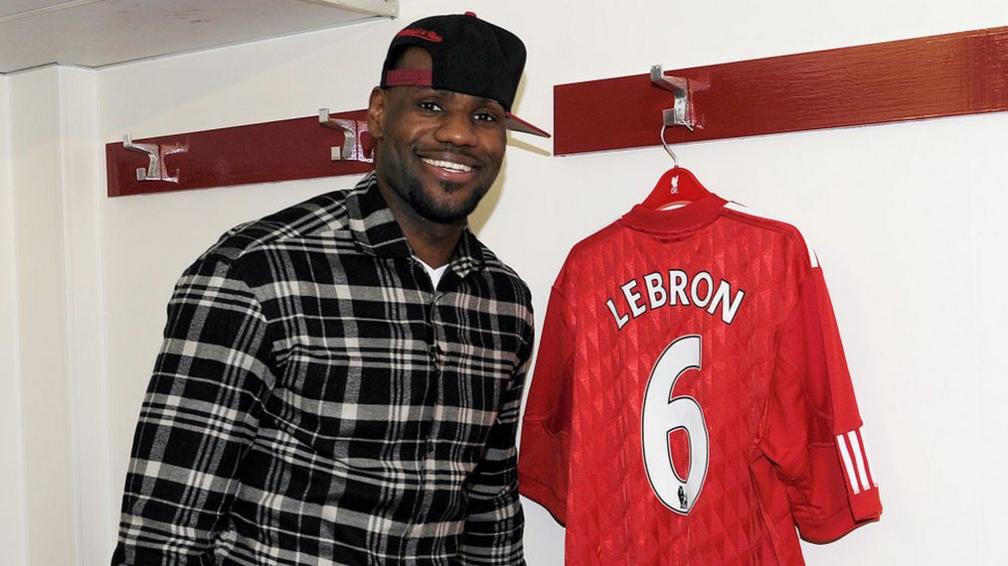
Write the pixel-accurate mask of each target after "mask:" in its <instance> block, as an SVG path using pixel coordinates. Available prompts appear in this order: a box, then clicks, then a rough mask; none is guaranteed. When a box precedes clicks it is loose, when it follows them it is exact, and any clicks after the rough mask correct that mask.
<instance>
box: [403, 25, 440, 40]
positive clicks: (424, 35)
mask: <svg viewBox="0 0 1008 566" xmlns="http://www.w3.org/2000/svg"><path fill="white" fill-rule="evenodd" d="M400 36H408V37H419V38H420V39H426V40H427V41H433V42H434V43H441V42H442V41H444V38H443V37H441V36H440V35H438V33H437V32H433V31H430V30H426V29H420V28H406V29H404V30H402V31H401V32H399V33H398V34H396V37H400Z"/></svg>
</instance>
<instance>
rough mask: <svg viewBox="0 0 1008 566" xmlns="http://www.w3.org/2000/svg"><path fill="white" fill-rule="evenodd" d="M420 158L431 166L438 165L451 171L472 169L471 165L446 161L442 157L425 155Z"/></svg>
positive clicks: (466, 171) (468, 171)
mask: <svg viewBox="0 0 1008 566" xmlns="http://www.w3.org/2000/svg"><path fill="white" fill-rule="evenodd" d="M420 160H421V161H423V162H424V163H426V164H427V165H430V166H432V167H439V168H441V169H444V170H446V171H450V172H452V173H470V172H472V170H473V168H472V167H470V166H468V165H465V164H463V163H458V162H455V161H446V160H443V159H430V158H427V157H421V158H420Z"/></svg>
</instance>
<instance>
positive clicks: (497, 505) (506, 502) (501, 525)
mask: <svg viewBox="0 0 1008 566" xmlns="http://www.w3.org/2000/svg"><path fill="white" fill-rule="evenodd" d="M531 316H532V315H531V310H529V311H528V321H527V323H526V324H527V326H526V329H527V330H526V332H527V335H526V337H525V340H524V341H523V342H524V343H523V346H522V350H521V352H519V355H518V363H517V369H516V370H515V372H514V375H513V377H512V378H511V381H510V383H509V384H508V388H507V390H506V391H505V392H504V394H503V395H502V398H501V406H500V412H499V413H498V415H497V421H496V423H494V425H493V427H492V428H491V430H490V434H489V436H488V437H487V448H486V452H485V453H484V455H483V459H482V460H481V461H480V463H479V464H478V465H477V466H476V469H475V470H474V471H473V474H472V476H471V477H470V479H469V480H468V481H467V483H466V488H465V489H466V496H467V498H468V501H469V507H468V515H467V517H466V525H465V532H464V533H463V538H462V549H461V552H460V558H461V562H460V564H462V565H464V566H470V565H477V564H482V565H500V566H505V565H508V566H523V565H524V564H525V559H524V552H523V547H522V535H523V532H524V527H525V515H524V514H523V513H522V508H521V502H520V501H519V500H518V474H517V470H516V463H517V457H518V450H517V448H515V440H516V436H517V433H518V414H519V410H520V409H521V400H522V394H523V392H524V390H525V376H526V374H527V373H528V367H529V363H530V360H531V357H532V342H533V327H532V319H531Z"/></svg>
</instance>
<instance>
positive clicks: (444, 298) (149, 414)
mask: <svg viewBox="0 0 1008 566" xmlns="http://www.w3.org/2000/svg"><path fill="white" fill-rule="evenodd" d="M532 325H533V320H532V311H531V301H530V294H529V291H528V288H527V287H526V286H525V284H524V283H523V282H522V281H521V280H520V279H519V278H518V276H517V275H516V274H515V273H514V272H513V271H512V270H511V269H510V268H508V267H507V266H505V265H504V264H503V263H501V261H500V260H498V259H497V257H496V256H494V255H493V253H491V252H490V251H489V250H488V249H486V248H485V247H484V246H483V245H482V244H481V243H480V242H479V241H478V240H477V239H476V237H475V236H473V235H472V233H470V232H469V231H468V230H466V231H465V232H464V233H463V235H462V238H461V240H460V241H459V245H458V249H457V251H456V253H455V255H454V257H453V259H452V260H451V263H450V266H449V268H448V270H447V272H446V273H445V275H444V277H443V278H442V280H441V282H440V283H439V285H438V288H437V289H436V290H435V289H434V288H433V287H432V285H431V281H430V278H429V276H428V275H427V273H426V271H425V270H424V268H423V267H422V266H421V265H420V264H419V263H418V262H417V260H415V259H414V258H413V257H412V254H411V250H410V247H409V245H408V244H407V241H406V239H405V237H404V236H403V234H402V232H401V231H400V229H399V226H398V224H396V222H395V220H394V218H393V217H392V214H391V212H390V211H389V210H388V208H387V207H386V205H385V202H384V200H383V199H382V197H381V194H380V193H379V192H378V188H377V185H376V182H375V179H374V175H373V174H371V175H368V176H367V177H365V178H364V179H363V180H362V181H361V182H360V183H359V184H358V185H357V186H356V187H355V188H354V189H352V190H350V191H344V192H334V193H330V194H327V195H323V196H320V197H317V198H314V199H311V200H309V201H307V202H305V203H302V204H300V205H297V206H294V207H291V208H289V209H287V210H284V211H282V212H279V213H277V214H274V215H272V216H269V217H267V218H264V219H262V220H260V221H257V222H253V223H249V224H245V225H242V226H239V227H237V228H235V229H234V230H231V231H229V232H228V233H227V234H225V235H224V236H223V237H222V238H221V240H220V241H219V242H218V243H217V244H216V245H214V246H213V247H212V248H211V249H210V250H209V251H207V252H206V253H205V254H204V255H203V256H202V257H200V259H199V260H197V261H196V263H194V264H193V265H192V266H191V267H189V269H187V270H186V271H185V273H184V274H183V275H182V278H181V279H180V280H179V282H178V285H177V286H176V289H175V292H174V295H173V297H172V299H171V302H170V303H169V305H168V323H167V326H166V327H165V341H164V344H163V346H162V349H161V353H160V354H159V355H158V358H157V362H156V366H155V368H154V373H153V377H152V378H151V382H150V386H149V387H148V391H147V395H146V398H145V400H144V403H143V408H142V410H141V414H140V419H139V423H138V425H137V429H136V435H135V438H134V441H133V451H132V459H131V462H130V466H129V472H128V475H127V478H126V489H125V495H124V499H123V515H122V520H121V525H120V534H119V545H118V547H117V548H116V552H115V555H114V557H113V563H114V564H136V565H140V564H144V565H146V564H172V565H187V566H188V565H197V564H199V565H210V564H243V565H252V564H255V565H262V564H354V565H356V564H362V565H363V564H367V565H377V564H382V565H385V564H410V565H413V564H439V565H442V564H443V565H449V564H523V563H524V560H523V558H522V546H521V537H522V527H523V516H522V511H521V507H520V505H519V502H518V492H517V484H516V482H517V479H516V474H515V447H514V441H515V429H516V426H517V417H518V410H519V404H520V401H521V392H522V387H523V384H524V379H525V372H526V369H527V366H528V361H529V357H530V355H531V348H532V339H533V338H532V332H533V330H532Z"/></svg>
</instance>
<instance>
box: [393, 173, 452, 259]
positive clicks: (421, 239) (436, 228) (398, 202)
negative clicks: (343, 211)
mask: <svg viewBox="0 0 1008 566" xmlns="http://www.w3.org/2000/svg"><path fill="white" fill-rule="evenodd" d="M378 190H379V191H380V192H381V194H382V197H384V199H385V203H386V204H387V205H388V207H389V210H390V211H392V216H393V217H394V218H395V219H396V222H397V223H398V224H399V229H400V230H402V232H403V235H404V236H406V240H407V241H408V242H409V244H410V247H411V248H413V253H414V254H415V255H416V256H417V257H418V258H420V259H421V260H423V262H424V263H426V264H427V265H429V266H431V267H434V268H438V267H441V266H442V265H445V264H446V263H448V262H449V261H450V260H451V257H452V255H453V254H454V253H455V248H456V247H458V242H459V239H460V238H461V237H462V231H463V230H465V223H464V222H460V223H458V224H440V223H438V222H433V221H431V220H428V219H426V218H424V217H422V216H420V215H419V214H417V212H416V211H415V210H413V207H411V206H410V205H409V204H408V203H406V202H405V201H404V200H403V199H402V197H401V196H399V194H398V193H396V192H395V191H394V190H391V189H389V188H386V187H385V184H384V183H382V182H380V181H379V183H378Z"/></svg>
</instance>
